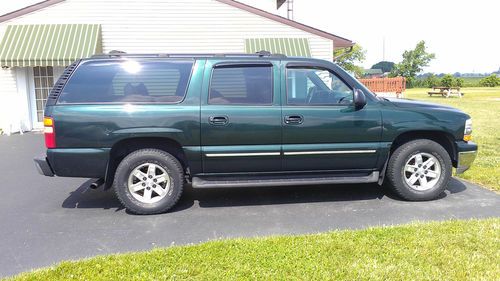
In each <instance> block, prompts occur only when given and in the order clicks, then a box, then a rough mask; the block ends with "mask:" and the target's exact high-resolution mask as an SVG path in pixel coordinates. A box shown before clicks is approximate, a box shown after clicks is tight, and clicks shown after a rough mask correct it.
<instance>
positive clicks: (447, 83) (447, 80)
mask: <svg viewBox="0 0 500 281" xmlns="http://www.w3.org/2000/svg"><path fill="white" fill-rule="evenodd" d="M454 80H455V79H454V78H453V76H452V75H451V74H446V75H445V76H443V78H441V86H443V87H452V86H454V85H453V84H454Z"/></svg>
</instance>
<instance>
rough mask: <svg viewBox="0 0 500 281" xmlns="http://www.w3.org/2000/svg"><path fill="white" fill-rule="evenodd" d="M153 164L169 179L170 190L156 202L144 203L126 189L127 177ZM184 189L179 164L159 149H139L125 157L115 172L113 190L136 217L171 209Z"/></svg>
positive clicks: (182, 173) (182, 172)
mask: <svg viewBox="0 0 500 281" xmlns="http://www.w3.org/2000/svg"><path fill="white" fill-rule="evenodd" d="M146 163H153V164H155V165H158V166H160V167H161V168H163V169H164V170H165V171H166V172H167V173H168V177H169V179H170V188H169V190H168V192H167V194H166V195H165V197H163V198H161V200H159V201H158V202H154V203H144V202H141V201H139V200H138V199H136V198H134V196H133V195H132V192H130V191H129V188H128V180H129V176H130V174H131V173H132V171H134V169H135V168H137V167H139V166H140V165H143V164H146ZM183 187H184V171H183V169H182V165H181V164H180V162H179V161H178V160H177V159H176V158H175V157H174V156H172V155H171V154H169V153H167V152H165V151H163V150H159V149H141V150H137V151H134V152H132V153H130V154H129V155H127V156H126V157H125V158H124V159H123V160H122V161H121V162H120V164H119V165H118V168H117V169H116V172H115V179H114V182H113V189H114V191H115V194H116V196H117V197H118V199H119V200H120V202H121V203H122V204H123V206H125V208H126V209H127V210H128V211H130V212H132V213H134V214H138V215H150V214H159V213H164V212H166V211H167V210H169V209H170V208H172V207H173V206H174V205H175V204H176V203H177V201H178V200H179V198H180V197H181V194H182V190H183Z"/></svg>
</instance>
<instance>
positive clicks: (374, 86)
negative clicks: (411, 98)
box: [359, 77, 406, 97]
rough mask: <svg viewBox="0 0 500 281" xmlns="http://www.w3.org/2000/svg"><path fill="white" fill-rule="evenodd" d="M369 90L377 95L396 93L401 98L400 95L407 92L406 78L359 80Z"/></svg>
mask: <svg viewBox="0 0 500 281" xmlns="http://www.w3.org/2000/svg"><path fill="white" fill-rule="evenodd" d="M359 81H360V82H361V83H363V84H364V85H365V86H366V87H367V88H368V89H370V90H371V91H372V92H375V93H396V95H397V96H398V97H399V95H400V94H402V93H404V91H405V90H406V78H404V77H394V78H369V79H359Z"/></svg>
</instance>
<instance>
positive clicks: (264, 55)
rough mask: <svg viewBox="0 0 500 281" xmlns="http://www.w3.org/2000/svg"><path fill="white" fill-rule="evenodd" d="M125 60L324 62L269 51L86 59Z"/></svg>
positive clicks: (120, 54) (116, 55) (117, 55)
mask: <svg viewBox="0 0 500 281" xmlns="http://www.w3.org/2000/svg"><path fill="white" fill-rule="evenodd" d="M125 58H174V59H217V60H235V59H238V60H241V59H252V60H254V59H257V60H266V61H269V60H287V61H323V62H324V60H320V59H314V58H308V57H288V56H286V55H283V54H272V53H270V52H267V51H260V52H257V53H255V54H247V53H211V54H206V53H194V54H182V53H178V54H164V53H154V54H140V53H137V54H130V53H125V52H120V51H111V52H110V53H108V54H97V55H94V56H92V57H90V58H87V59H84V60H85V61H88V60H101V59H107V60H109V59H125Z"/></svg>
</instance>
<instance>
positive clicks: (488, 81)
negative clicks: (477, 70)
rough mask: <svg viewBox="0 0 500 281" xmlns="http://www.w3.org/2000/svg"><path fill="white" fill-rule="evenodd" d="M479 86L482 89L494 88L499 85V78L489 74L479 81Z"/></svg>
mask: <svg viewBox="0 0 500 281" xmlns="http://www.w3.org/2000/svg"><path fill="white" fill-rule="evenodd" d="M479 84H480V85H481V86H484V87H496V86H499V85H500V78H498V77H497V75H496V74H491V75H490V76H488V77H484V78H483V79H481V80H480V81H479Z"/></svg>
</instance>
